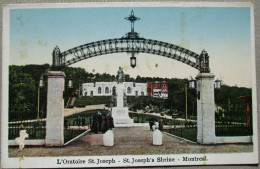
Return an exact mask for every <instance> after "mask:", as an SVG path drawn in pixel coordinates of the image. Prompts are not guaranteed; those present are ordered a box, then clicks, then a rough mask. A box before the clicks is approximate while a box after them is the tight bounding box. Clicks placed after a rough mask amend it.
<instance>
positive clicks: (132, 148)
mask: <svg viewBox="0 0 260 169" xmlns="http://www.w3.org/2000/svg"><path fill="white" fill-rule="evenodd" d="M114 135H115V138H114V142H115V146H113V147H105V146H103V145H102V140H103V137H102V134H93V133H89V134H86V135H84V136H82V137H81V138H79V139H77V140H75V141H73V142H71V143H70V144H68V145H66V146H64V147H52V148H46V147H32V146H30V147H29V146H25V148H24V150H22V151H21V152H19V149H18V147H9V156H10V157H21V156H26V157H35V156H41V157H48V156H93V155H104V156H106V155H125V154H132V155H133V154H182V153H210V152H211V153H223V152H251V151H252V150H253V146H252V144H223V145H199V144H196V143H191V142H188V141H185V140H182V139H179V138H176V137H173V136H169V135H167V134H163V145H162V146H153V145H152V132H151V131H149V127H147V126H145V127H124V128H120V127H118V128H115V129H114Z"/></svg>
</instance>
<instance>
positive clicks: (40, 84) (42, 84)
mask: <svg viewBox="0 0 260 169" xmlns="http://www.w3.org/2000/svg"><path fill="white" fill-rule="evenodd" d="M43 86H44V81H43V76H41V77H40V80H39V86H38V109H37V120H39V112H40V89H41V88H43Z"/></svg>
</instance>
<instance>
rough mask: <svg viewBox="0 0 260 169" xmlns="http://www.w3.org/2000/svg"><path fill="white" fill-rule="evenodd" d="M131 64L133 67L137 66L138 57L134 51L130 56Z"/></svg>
mask: <svg viewBox="0 0 260 169" xmlns="http://www.w3.org/2000/svg"><path fill="white" fill-rule="evenodd" d="M130 65H131V67H132V68H135V66H136V57H135V54H134V53H132V56H131V57H130Z"/></svg>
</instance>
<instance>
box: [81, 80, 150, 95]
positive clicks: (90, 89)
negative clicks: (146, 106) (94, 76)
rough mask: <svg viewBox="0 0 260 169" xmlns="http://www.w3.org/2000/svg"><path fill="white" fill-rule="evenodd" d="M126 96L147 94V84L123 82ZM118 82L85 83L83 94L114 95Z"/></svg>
mask: <svg viewBox="0 0 260 169" xmlns="http://www.w3.org/2000/svg"><path fill="white" fill-rule="evenodd" d="M123 84H124V86H125V93H126V96H147V95H148V94H147V84H146V83H135V82H123ZM116 85H117V82H95V83H83V84H82V95H83V96H112V94H113V90H114V91H116Z"/></svg>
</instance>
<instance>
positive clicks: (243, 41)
mask: <svg viewBox="0 0 260 169" xmlns="http://www.w3.org/2000/svg"><path fill="white" fill-rule="evenodd" d="M131 10H133V11H134V13H135V15H136V16H137V17H139V18H140V20H138V21H137V22H136V23H135V31H136V32H138V33H140V36H141V37H144V38H146V39H154V40H159V41H163V42H168V43H171V44H174V45H178V46H181V47H184V48H186V49H188V50H191V51H193V52H195V53H197V54H200V53H201V51H202V50H203V49H204V50H206V51H207V52H208V54H209V56H210V59H209V61H210V69H211V72H212V73H213V74H214V75H215V79H219V80H222V81H223V83H224V84H227V85H230V86H235V85H237V86H239V87H252V56H251V55H252V53H251V47H252V44H251V23H250V8H249V7H81V8H30V9H11V10H10V62H9V63H10V65H25V64H44V63H49V64H52V54H51V53H52V51H53V49H54V47H55V46H58V47H59V48H60V50H61V52H63V51H66V50H68V49H71V48H74V47H76V46H79V45H83V44H86V43H90V42H94V41H99V40H105V39H113V38H121V37H122V36H124V35H125V34H126V33H127V32H129V31H130V22H129V21H127V20H125V19H124V18H125V17H127V16H129V15H130V12H131ZM130 57H131V55H129V54H126V53H118V54H109V55H101V56H97V57H93V58H90V59H86V60H83V61H80V62H78V63H75V64H73V65H71V66H70V67H82V68H84V69H85V70H86V71H88V72H92V73H105V72H106V73H109V74H114V75H116V73H117V70H118V67H119V66H121V67H123V69H124V72H125V73H126V74H129V75H130V76H132V77H136V76H137V75H140V76H143V77H167V78H191V77H192V78H195V77H196V75H197V74H198V73H199V72H198V70H197V69H194V68H192V67H190V66H188V65H186V64H184V63H181V62H179V61H177V60H173V59H169V58H165V57H162V56H158V55H152V54H145V53H140V54H138V55H137V56H136V57H137V66H136V67H135V68H134V69H133V68H131V67H130ZM156 65H157V66H156Z"/></svg>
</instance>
